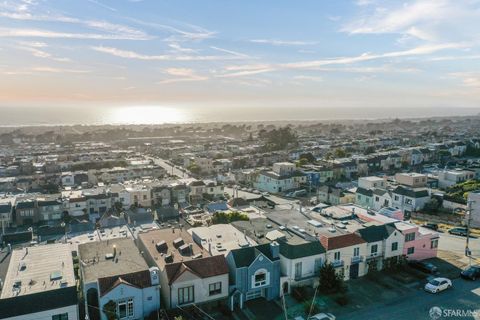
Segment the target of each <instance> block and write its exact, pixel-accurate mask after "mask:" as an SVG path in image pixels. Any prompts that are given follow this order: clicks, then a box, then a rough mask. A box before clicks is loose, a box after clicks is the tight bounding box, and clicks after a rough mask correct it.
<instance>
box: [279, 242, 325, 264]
mask: <svg viewBox="0 0 480 320" xmlns="http://www.w3.org/2000/svg"><path fill="white" fill-rule="evenodd" d="M278 243H279V244H280V254H281V255H282V256H284V257H285V258H287V259H298V258H303V257H309V256H314V255H318V254H322V253H325V248H324V247H323V246H322V244H321V243H320V241H311V242H304V243H299V244H291V243H288V242H287V241H283V240H279V241H278Z"/></svg>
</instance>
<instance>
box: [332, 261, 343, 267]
mask: <svg viewBox="0 0 480 320" xmlns="http://www.w3.org/2000/svg"><path fill="white" fill-rule="evenodd" d="M343 265H344V262H343V260H335V261H333V262H332V266H333V267H334V268H339V267H343Z"/></svg>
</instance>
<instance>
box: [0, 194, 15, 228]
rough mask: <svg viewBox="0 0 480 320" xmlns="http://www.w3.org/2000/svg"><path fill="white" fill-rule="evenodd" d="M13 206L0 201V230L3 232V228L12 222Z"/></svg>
mask: <svg viewBox="0 0 480 320" xmlns="http://www.w3.org/2000/svg"><path fill="white" fill-rule="evenodd" d="M12 219H13V206H12V204H11V203H10V201H8V202H2V203H0V231H1V233H2V234H3V233H5V228H6V227H8V226H10V225H11V224H12V222H13V220H12Z"/></svg>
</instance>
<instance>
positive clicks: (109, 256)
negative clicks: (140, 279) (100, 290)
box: [78, 238, 148, 283]
mask: <svg viewBox="0 0 480 320" xmlns="http://www.w3.org/2000/svg"><path fill="white" fill-rule="evenodd" d="M78 253H79V256H80V259H81V263H80V265H81V268H82V270H83V281H84V282H85V283H90V282H94V281H96V280H97V279H98V278H104V277H110V276H116V275H122V274H127V273H133V272H137V271H143V270H148V265H147V263H146V262H145V260H144V259H143V257H142V255H141V254H140V252H139V250H138V248H137V247H136V246H135V243H134V242H133V240H132V239H129V238H123V239H111V240H106V241H94V242H90V243H84V244H80V245H79V246H78Z"/></svg>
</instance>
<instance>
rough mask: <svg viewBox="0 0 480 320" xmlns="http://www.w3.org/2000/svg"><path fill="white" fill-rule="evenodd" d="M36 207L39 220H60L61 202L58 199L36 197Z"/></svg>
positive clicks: (61, 212)
mask: <svg viewBox="0 0 480 320" xmlns="http://www.w3.org/2000/svg"><path fill="white" fill-rule="evenodd" d="M37 207H38V216H39V219H40V220H43V221H52V220H60V219H61V218H62V214H63V204H62V201H61V200H60V199H55V198H38V199H37Z"/></svg>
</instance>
